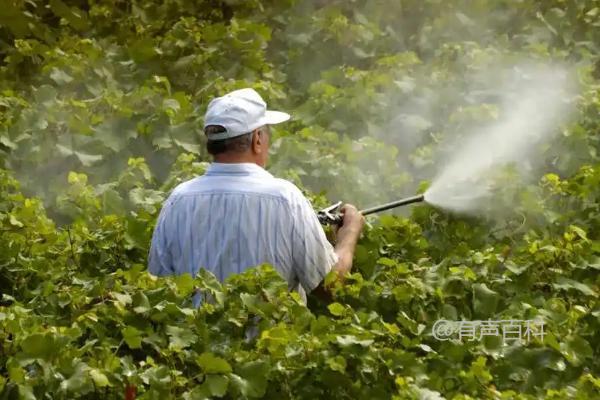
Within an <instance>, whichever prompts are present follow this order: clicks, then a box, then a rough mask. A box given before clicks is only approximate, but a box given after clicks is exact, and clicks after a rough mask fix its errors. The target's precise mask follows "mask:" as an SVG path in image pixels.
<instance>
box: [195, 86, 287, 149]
mask: <svg viewBox="0 0 600 400" xmlns="http://www.w3.org/2000/svg"><path fill="white" fill-rule="evenodd" d="M288 119H290V115H289V114H287V113H284V112H281V111H270V110H267V103H265V101H264V100H263V99H262V97H260V95H259V94H258V93H257V92H256V90H254V89H250V88H246V89H239V90H234V91H233V92H231V93H227V94H226V95H225V96H222V97H217V98H215V99H213V100H212V101H211V102H210V103H209V104H208V108H207V110H206V115H205V116H204V128H206V127H207V126H209V125H221V126H222V127H224V128H225V132H221V133H211V134H210V136H209V137H208V139H209V140H223V139H229V138H232V137H236V136H240V135H243V134H245V133H250V132H252V131H253V130H254V129H256V128H259V127H261V126H263V125H274V124H279V123H281V122H284V121H287V120H288Z"/></svg>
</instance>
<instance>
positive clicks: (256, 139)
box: [252, 128, 265, 154]
mask: <svg viewBox="0 0 600 400" xmlns="http://www.w3.org/2000/svg"><path fill="white" fill-rule="evenodd" d="M264 140H265V138H264V136H263V135H262V133H261V131H260V128H257V129H255V130H253V131H252V152H253V153H256V154H259V153H262V145H263V143H264Z"/></svg>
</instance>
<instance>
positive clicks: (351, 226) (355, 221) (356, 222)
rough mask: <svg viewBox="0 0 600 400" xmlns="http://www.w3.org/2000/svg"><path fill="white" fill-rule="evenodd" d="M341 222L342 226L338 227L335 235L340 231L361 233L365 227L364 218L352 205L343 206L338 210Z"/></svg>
mask: <svg viewBox="0 0 600 400" xmlns="http://www.w3.org/2000/svg"><path fill="white" fill-rule="evenodd" d="M340 212H341V214H342V217H343V220H342V225H341V226H338V228H337V230H336V233H337V232H339V231H340V230H342V229H344V230H351V231H358V232H360V231H362V228H363V226H364V225H365V217H364V216H363V215H362V214H361V213H360V212H359V211H358V209H357V208H356V207H355V206H353V205H352V204H344V205H343V206H342V208H341V209H340Z"/></svg>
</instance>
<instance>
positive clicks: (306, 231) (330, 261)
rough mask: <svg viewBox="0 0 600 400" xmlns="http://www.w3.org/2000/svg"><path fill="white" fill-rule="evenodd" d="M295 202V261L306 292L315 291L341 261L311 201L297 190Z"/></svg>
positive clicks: (293, 241) (293, 227) (293, 214)
mask: <svg viewBox="0 0 600 400" xmlns="http://www.w3.org/2000/svg"><path fill="white" fill-rule="evenodd" d="M295 197H296V199H295V201H294V202H293V205H292V263H293V269H294V272H295V275H296V276H297V278H298V281H299V282H300V285H302V287H303V288H304V290H305V291H306V293H309V292H311V291H313V290H314V289H315V288H316V287H317V286H318V285H319V283H321V282H322V281H323V279H324V278H325V275H327V274H328V273H329V272H330V271H331V269H332V267H333V266H334V265H335V264H336V263H337V262H338V256H337V254H336V253H335V251H334V249H333V246H332V245H331V243H329V241H328V240H327V237H326V236H325V232H324V231H323V227H322V226H321V224H320V223H319V219H318V218H317V214H316V212H315V211H314V209H313V208H312V206H311V204H310V202H309V201H308V199H306V197H304V195H302V193H301V192H300V191H299V190H298V194H297V195H296V196H295Z"/></svg>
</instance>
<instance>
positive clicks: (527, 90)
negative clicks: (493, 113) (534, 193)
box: [425, 66, 576, 214]
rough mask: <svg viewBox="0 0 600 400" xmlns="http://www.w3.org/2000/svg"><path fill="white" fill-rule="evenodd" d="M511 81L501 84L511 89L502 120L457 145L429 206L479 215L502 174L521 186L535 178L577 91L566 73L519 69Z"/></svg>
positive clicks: (442, 168)
mask: <svg viewBox="0 0 600 400" xmlns="http://www.w3.org/2000/svg"><path fill="white" fill-rule="evenodd" d="M507 75H508V76H507V77H506V78H503V79H501V80H500V81H499V82H498V83H499V84H501V85H503V86H502V87H503V88H507V90H506V92H503V93H504V94H503V95H502V98H501V99H500V100H499V102H498V103H499V104H498V108H499V112H498V118H497V119H496V120H495V121H494V122H492V123H491V124H489V125H487V126H483V127H481V128H478V129H475V130H473V131H471V132H467V133H466V134H465V135H464V136H463V139H461V140H458V141H457V142H456V143H453V145H452V146H451V147H452V151H451V152H450V154H451V156H449V157H448V159H447V161H446V162H445V163H442V164H441V165H440V168H439V171H440V172H439V173H438V175H437V176H436V177H435V179H434V180H433V181H432V184H431V186H430V188H429V190H428V191H427V192H426V193H425V200H426V201H427V202H428V203H430V204H432V205H434V206H437V207H441V208H445V209H449V210H452V211H455V212H459V213H465V214H475V213H477V212H480V211H482V210H484V209H488V208H489V206H490V205H491V204H493V200H494V193H495V191H494V189H493V188H494V183H495V179H496V177H497V173H498V171H499V170H501V169H502V168H504V167H506V166H511V167H512V168H513V169H514V171H516V172H517V174H518V178H519V179H520V180H521V181H525V180H529V179H532V178H534V177H535V176H534V175H535V167H536V165H538V164H539V162H540V161H541V159H542V158H543V157H542V151H541V150H540V148H541V147H542V146H548V145H549V144H550V143H551V142H552V140H553V139H555V138H556V136H557V135H558V134H559V133H560V128H561V125H562V124H564V123H566V122H567V121H568V120H569V118H570V116H571V115H572V114H573V106H572V102H571V101H570V99H572V98H573V96H574V95H575V92H576V91H575V85H574V84H573V82H572V80H571V79H570V73H569V70H568V69H567V68H563V67H556V66H553V67H549V66H542V67H540V66H525V67H523V66H520V67H515V68H513V69H512V70H511V71H510V73H509V74H507ZM503 80H504V81H503ZM495 189H496V190H497V189H498V188H495ZM495 206H496V207H497V206H498V205H497V204H496V205H495Z"/></svg>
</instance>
